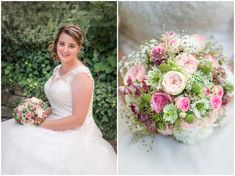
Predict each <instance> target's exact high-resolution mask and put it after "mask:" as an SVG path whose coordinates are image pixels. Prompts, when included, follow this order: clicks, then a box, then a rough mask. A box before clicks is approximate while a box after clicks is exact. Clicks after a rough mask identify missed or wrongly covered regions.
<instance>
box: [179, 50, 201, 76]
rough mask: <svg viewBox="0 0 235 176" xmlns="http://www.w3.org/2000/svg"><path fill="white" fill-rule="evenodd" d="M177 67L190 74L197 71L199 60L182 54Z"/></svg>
mask: <svg viewBox="0 0 235 176" xmlns="http://www.w3.org/2000/svg"><path fill="white" fill-rule="evenodd" d="M176 63H177V65H179V66H181V67H182V68H183V70H184V71H185V72H187V73H189V74H193V73H194V72H196V71H197V67H198V60H197V59H196V58H195V57H194V56H193V55H191V54H185V53H183V54H180V55H179V56H178V57H177V61H176Z"/></svg>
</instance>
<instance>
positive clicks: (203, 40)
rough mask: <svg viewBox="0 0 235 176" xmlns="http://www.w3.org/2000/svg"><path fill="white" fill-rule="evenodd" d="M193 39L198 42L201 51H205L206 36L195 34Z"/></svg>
mask: <svg viewBox="0 0 235 176" xmlns="http://www.w3.org/2000/svg"><path fill="white" fill-rule="evenodd" d="M192 37H193V38H194V39H195V40H196V42H197V45H198V49H199V51H201V50H203V49H204V48H205V47H206V44H207V39H206V37H205V36H203V35H200V34H194V35H192Z"/></svg>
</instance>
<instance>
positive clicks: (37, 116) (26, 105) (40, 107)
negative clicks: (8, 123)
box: [13, 97, 47, 126]
mask: <svg viewBox="0 0 235 176" xmlns="http://www.w3.org/2000/svg"><path fill="white" fill-rule="evenodd" d="M46 108H47V104H46V103H45V102H43V100H41V99H38V98H36V97H32V98H26V99H25V100H23V101H22V102H21V103H20V104H19V105H18V106H17V107H16V108H15V109H14V110H13V116H14V118H15V120H16V122H17V123H19V124H21V125H25V124H27V125H35V126H39V125H40V124H41V123H42V122H43V121H44V120H45V119H46V118H47V114H46Z"/></svg>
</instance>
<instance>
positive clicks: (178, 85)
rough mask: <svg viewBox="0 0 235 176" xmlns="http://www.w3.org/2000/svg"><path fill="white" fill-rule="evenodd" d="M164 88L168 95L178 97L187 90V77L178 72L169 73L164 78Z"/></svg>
mask: <svg viewBox="0 0 235 176" xmlns="http://www.w3.org/2000/svg"><path fill="white" fill-rule="evenodd" d="M162 86H163V89H164V91H165V92H166V93H168V94H171V95H178V94H180V93H181V92H182V91H183V90H184V89H185V86H186V79H185V76H184V75H183V74H182V73H180V72H178V71H169V72H167V73H166V74H165V75H164V76H163V80H162Z"/></svg>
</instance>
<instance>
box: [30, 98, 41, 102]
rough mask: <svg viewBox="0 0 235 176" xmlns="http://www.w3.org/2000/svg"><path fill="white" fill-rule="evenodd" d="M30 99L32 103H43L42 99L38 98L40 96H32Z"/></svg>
mask: <svg viewBox="0 0 235 176" xmlns="http://www.w3.org/2000/svg"><path fill="white" fill-rule="evenodd" d="M30 101H31V102H32V103H36V104H41V103H42V100H41V99H38V98H36V97H32V98H31V99H30Z"/></svg>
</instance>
